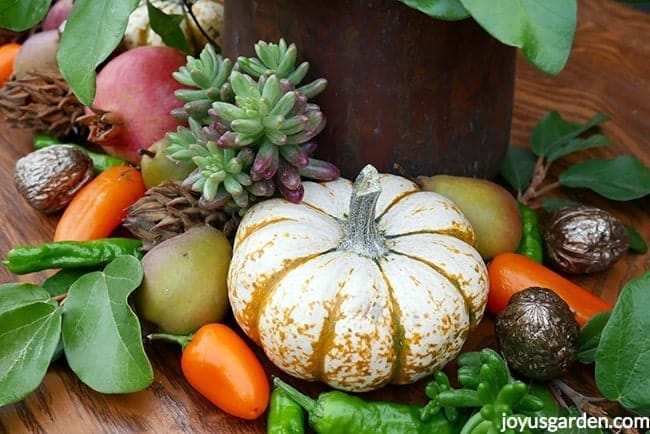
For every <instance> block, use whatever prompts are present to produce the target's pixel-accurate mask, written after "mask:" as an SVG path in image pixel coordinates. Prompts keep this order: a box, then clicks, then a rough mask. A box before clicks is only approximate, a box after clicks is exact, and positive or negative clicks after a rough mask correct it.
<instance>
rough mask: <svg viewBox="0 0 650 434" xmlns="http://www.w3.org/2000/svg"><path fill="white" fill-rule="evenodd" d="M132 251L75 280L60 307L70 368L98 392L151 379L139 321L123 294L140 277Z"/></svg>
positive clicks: (131, 388)
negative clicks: (130, 253)
mask: <svg viewBox="0 0 650 434" xmlns="http://www.w3.org/2000/svg"><path fill="white" fill-rule="evenodd" d="M142 276H143V273H142V266H141V265H140V261H139V260H138V259H136V258H135V257H133V256H127V255H124V256H119V257H117V258H116V259H115V260H113V261H112V262H111V263H109V264H108V265H107V266H106V267H105V268H104V271H103V272H102V271H95V272H92V273H88V274H85V275H83V276H81V277H80V278H79V279H77V280H76V281H75V282H74V283H73V284H72V286H70V289H69V290H68V296H67V299H66V302H65V305H64V308H63V314H64V315H63V346H64V349H65V356H66V359H67V360H68V364H69V365H70V368H71V369H72V370H73V371H74V372H75V373H76V374H77V376H78V377H79V378H80V379H81V381H83V382H84V383H85V384H87V385H88V386H89V387H91V388H93V389H94V390H97V391H98V392H102V393H130V392H136V391H139V390H142V389H144V388H146V387H147V386H148V385H149V384H151V382H152V381H153V369H152V367H151V364H150V362H149V360H148V359H147V356H146V354H145V352H144V346H143V344H142V335H141V329H140V322H139V321H138V318H137V317H136V315H135V314H134V313H133V311H132V310H131V308H130V306H129V305H128V303H127V298H128V296H129V294H131V292H133V290H134V289H136V288H137V287H138V286H139V285H140V282H141V281H142Z"/></svg>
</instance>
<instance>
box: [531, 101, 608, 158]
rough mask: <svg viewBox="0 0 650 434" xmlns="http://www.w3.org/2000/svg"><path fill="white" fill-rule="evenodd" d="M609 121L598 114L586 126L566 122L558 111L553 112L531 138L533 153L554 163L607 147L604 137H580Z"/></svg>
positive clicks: (540, 122)
mask: <svg viewBox="0 0 650 434" xmlns="http://www.w3.org/2000/svg"><path fill="white" fill-rule="evenodd" d="M607 120H609V118H608V117H607V116H605V115H604V114H602V113H596V114H595V115H594V116H593V117H592V118H591V119H589V120H588V121H587V122H586V123H584V124H578V123H573V122H569V121H567V120H564V119H563V118H562V116H560V114H559V113H558V112H556V111H551V112H549V113H548V114H546V116H544V117H543V118H542V119H540V121H539V122H538V123H537V125H536V126H535V128H533V132H532V134H531V136H530V140H531V144H532V148H533V151H534V152H535V154H536V155H539V156H542V157H545V158H546V159H547V160H548V161H554V160H557V159H558V158H560V157H562V156H564V155H567V154H569V153H571V152H575V151H579V150H582V149H587V148H593V147H597V146H605V145H608V144H609V140H607V138H606V137H604V136H602V135H595V136H592V137H593V138H592V137H590V138H588V139H580V138H579V136H580V135H581V134H583V133H585V132H586V131H588V130H590V129H591V128H593V127H595V126H596V125H598V124H600V123H602V122H605V121H607Z"/></svg>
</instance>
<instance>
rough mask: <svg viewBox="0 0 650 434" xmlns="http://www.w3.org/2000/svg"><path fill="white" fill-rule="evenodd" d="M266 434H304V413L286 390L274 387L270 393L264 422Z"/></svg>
mask: <svg viewBox="0 0 650 434" xmlns="http://www.w3.org/2000/svg"><path fill="white" fill-rule="evenodd" d="M266 422H267V423H266V426H267V431H266V432H267V434H304V432H305V412H304V411H303V409H302V407H301V406H300V405H298V403H297V402H296V401H294V400H293V399H291V397H290V396H289V394H288V393H287V391H286V390H284V389H281V388H279V387H276V388H274V389H273V392H272V393H271V399H270V401H269V412H268V417H267V420H266Z"/></svg>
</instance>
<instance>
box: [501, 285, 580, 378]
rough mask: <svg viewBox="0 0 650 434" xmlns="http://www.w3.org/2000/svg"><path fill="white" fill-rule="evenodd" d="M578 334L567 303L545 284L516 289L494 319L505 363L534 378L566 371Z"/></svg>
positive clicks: (573, 317)
mask: <svg viewBox="0 0 650 434" xmlns="http://www.w3.org/2000/svg"><path fill="white" fill-rule="evenodd" d="M579 334H580V326H579V325H578V322H577V321H576V319H575V315H574V313H573V312H572V311H571V309H570V308H569V305H568V304H567V303H566V302H565V301H564V300H562V298H560V296H558V295H557V294H556V293H555V292H553V291H552V290H550V289H548V288H539V287H530V288H526V289H524V290H522V291H520V292H518V293H516V294H515V295H513V296H512V297H511V299H510V301H509V303H508V306H507V307H506V308H505V309H504V310H503V311H502V312H501V313H500V314H499V315H498V316H497V318H496V322H495V336H496V338H497V343H498V344H499V347H500V348H501V351H502V353H503V357H504V358H505V359H506V361H507V362H508V366H509V367H510V368H511V369H512V370H513V371H515V372H517V373H519V374H520V375H523V376H524V377H526V378H530V379H533V380H538V381H546V380H550V379H553V378H558V377H561V376H562V375H564V374H566V373H567V372H568V370H569V368H570V367H571V366H572V365H573V363H574V362H575V360H576V355H577V349H578V336H579Z"/></svg>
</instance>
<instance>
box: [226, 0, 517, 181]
mask: <svg viewBox="0 0 650 434" xmlns="http://www.w3.org/2000/svg"><path fill="white" fill-rule="evenodd" d="M225 15H226V19H225V31H224V35H223V51H224V55H226V56H229V57H236V56H238V55H247V56H252V55H254V50H253V45H254V44H255V43H256V42H257V41H258V40H260V39H263V40H266V41H269V42H277V41H278V40H279V38H280V37H283V38H284V39H285V40H286V41H287V42H288V43H291V42H294V43H295V44H296V45H297V47H298V50H299V56H300V59H299V60H301V61H302V60H307V61H309V62H310V64H311V68H310V72H309V77H310V78H315V77H325V78H326V79H327V80H328V87H327V89H326V90H325V91H324V92H323V93H322V94H321V95H319V96H318V97H316V98H315V100H314V102H316V103H318V104H319V105H320V106H321V109H322V110H323V113H324V114H325V116H326V117H327V126H326V127H325V130H324V131H323V132H322V133H321V134H319V135H318V136H317V137H316V139H317V141H318V144H319V148H318V151H317V152H318V155H317V156H318V157H320V158H323V159H326V160H329V161H332V162H334V163H336V164H337V165H338V166H339V167H340V169H341V172H342V174H343V175H344V176H346V177H348V178H353V177H355V176H356V174H357V173H358V171H359V170H360V169H361V168H362V167H363V166H364V165H365V164H367V163H372V164H374V165H375V166H376V167H377V168H378V169H379V170H380V171H394V170H393V164H394V163H398V164H400V165H401V166H402V167H404V168H405V169H406V170H407V171H408V172H409V173H410V174H412V175H420V174H426V175H431V174H436V173H450V174H456V175H465V176H477V177H482V178H491V177H493V176H494V175H496V173H497V171H498V168H499V165H500V163H501V160H502V158H503V155H504V153H505V151H506V148H507V145H508V140H509V136H510V125H511V116H512V103H513V91H514V75H515V57H516V51H515V49H514V48H512V47H507V46H505V45H503V44H501V43H500V42H498V41H497V40H495V39H493V38H492V37H491V36H490V35H488V34H487V33H486V32H485V31H484V30H483V29H481V28H480V26H478V25H477V24H476V23H475V22H474V21H473V20H471V19H466V20H462V21H454V22H449V21H441V20H435V19H432V18H430V17H428V16H426V15H425V14H423V13H421V12H419V11H416V10H413V9H411V8H409V7H407V6H405V5H404V4H402V3H400V2H398V1H396V0H309V1H306V0H257V1H253V0H226V1H225Z"/></svg>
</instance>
